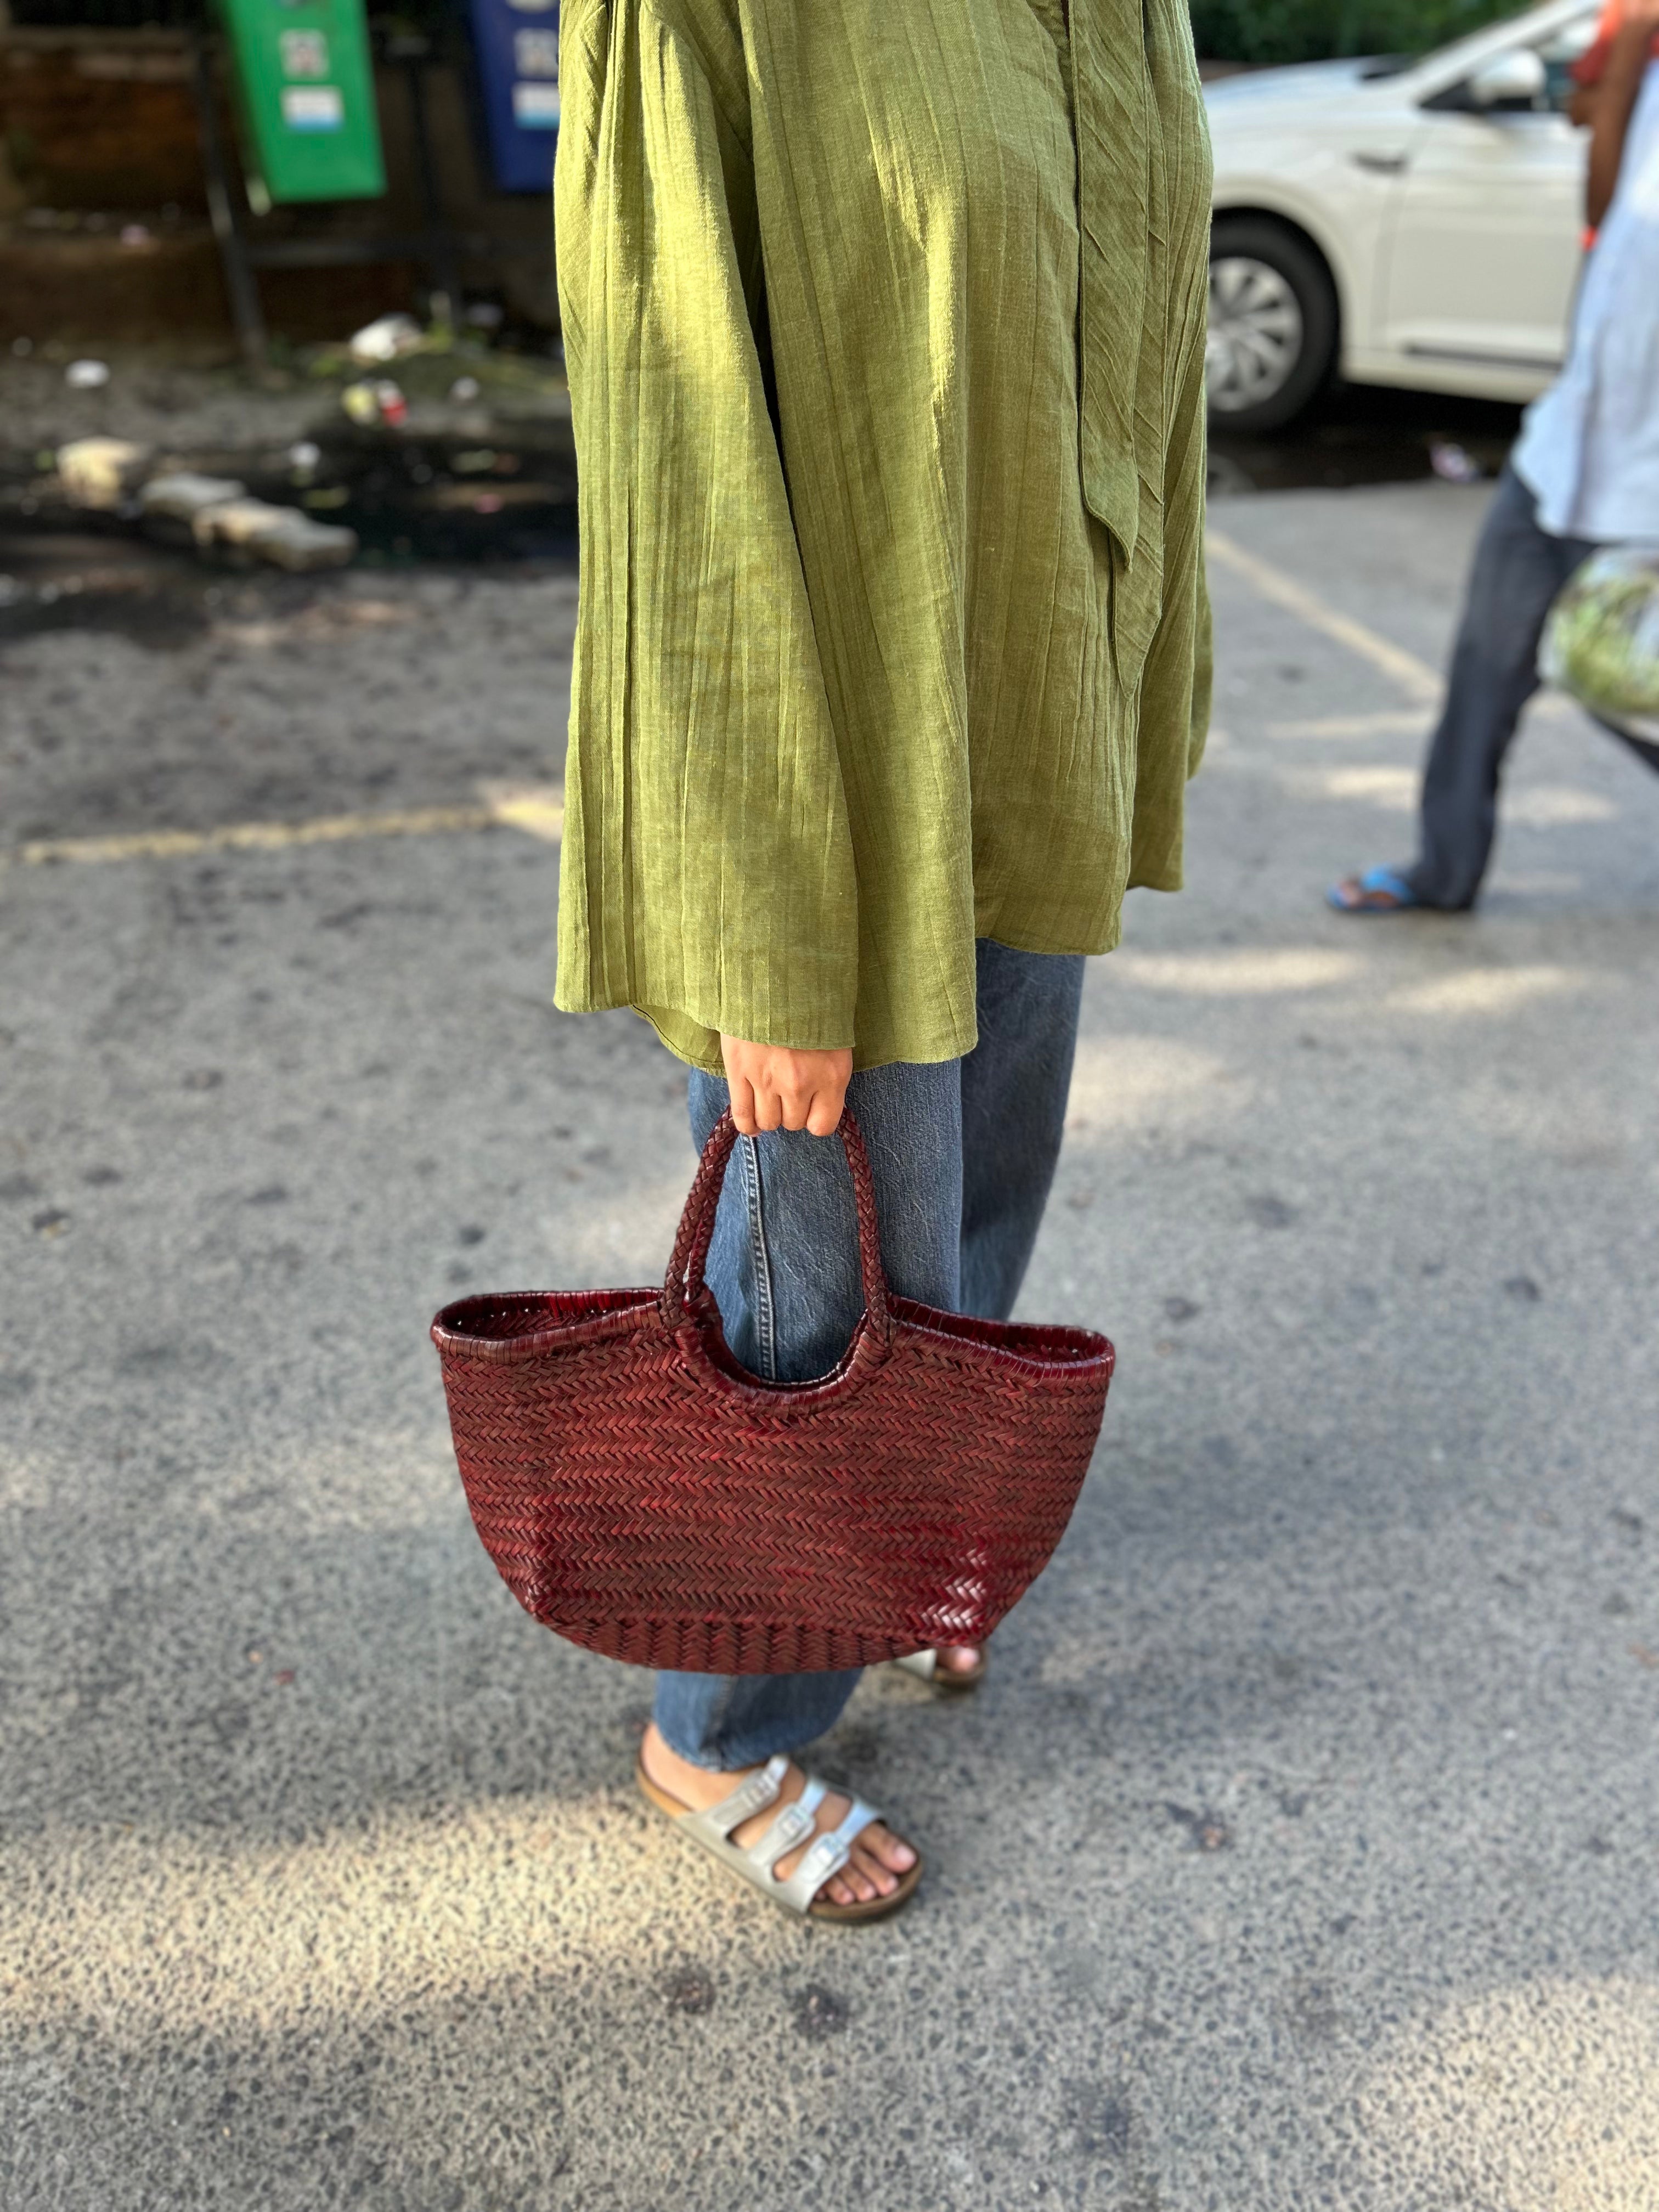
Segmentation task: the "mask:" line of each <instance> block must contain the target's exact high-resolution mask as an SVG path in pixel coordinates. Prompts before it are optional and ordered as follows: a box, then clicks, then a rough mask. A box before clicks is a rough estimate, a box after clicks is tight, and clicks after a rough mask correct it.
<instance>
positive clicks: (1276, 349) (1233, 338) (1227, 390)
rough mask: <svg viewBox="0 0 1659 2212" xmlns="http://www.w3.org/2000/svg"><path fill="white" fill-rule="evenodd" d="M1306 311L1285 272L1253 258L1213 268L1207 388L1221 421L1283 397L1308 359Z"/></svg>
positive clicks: (1231, 258) (1232, 258)
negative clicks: (1304, 349)
mask: <svg viewBox="0 0 1659 2212" xmlns="http://www.w3.org/2000/svg"><path fill="white" fill-rule="evenodd" d="M1302 343H1303V330H1302V310H1301V308H1300V307H1299V306H1298V305H1297V297H1296V294H1295V293H1294V292H1293V291H1292V290H1291V287H1290V285H1289V284H1288V283H1286V281H1285V278H1284V277H1283V276H1281V275H1280V274H1279V270H1277V269H1275V268H1273V266H1272V264H1270V263H1268V262H1266V261H1256V260H1254V259H1252V258H1250V256H1249V255H1248V254H1243V253H1229V254H1225V255H1223V256H1222V257H1221V258H1218V260H1214V261H1212V263H1211V264H1210V331H1209V341H1208V343H1207V345H1206V349H1205V356H1204V374H1205V385H1206V391H1207V393H1208V397H1209V403H1210V405H1211V407H1212V409H1213V410H1214V411H1215V412H1216V413H1217V414H1218V415H1238V414H1242V413H1243V410H1245V409H1246V408H1247V407H1259V406H1260V405H1261V403H1262V402H1263V401H1264V400H1267V399H1271V398H1273V397H1274V395H1275V394H1276V393H1278V392H1282V391H1283V390H1284V388H1285V385H1286V384H1288V383H1289V381H1290V380H1291V375H1292V374H1294V372H1295V369H1296V365H1297V362H1299V361H1300V360H1301V358H1302Z"/></svg>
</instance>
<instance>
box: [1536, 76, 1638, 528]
mask: <svg viewBox="0 0 1659 2212" xmlns="http://www.w3.org/2000/svg"><path fill="white" fill-rule="evenodd" d="M1514 459H1515V466H1516V472H1517V473H1518V475H1519V476H1520V477H1521V478H1522V482H1523V483H1526V485H1527V486H1528V489H1530V490H1532V491H1533V492H1534V493H1535V494H1536V495H1537V499H1538V523H1539V527H1540V528H1541V529H1542V530H1547V531H1548V532H1549V533H1550V535H1551V536H1552V537H1553V538H1590V539H1593V540H1595V542H1596V543H1597V544H1611V543H1613V542H1614V541H1620V542H1629V541H1632V540H1633V541H1636V542H1638V543H1644V542H1650V541H1654V540H1659V61H1650V63H1649V64H1648V66H1647V70H1646V71H1645V73H1644V76H1643V79H1642V88H1641V90H1640V92H1639V93H1638V94H1637V99H1636V106H1635V108H1634V110H1633V112H1632V115H1631V118H1630V127H1629V130H1628V131H1627V132H1626V138H1625V151H1624V157H1623V159H1622V160H1621V161H1620V165H1619V182H1618V185H1617V186H1616V187H1615V189H1614V191H1613V204H1612V205H1611V206H1610V207H1609V208H1608V210H1607V217H1606V220H1605V221H1604V222H1603V223H1602V225H1601V230H1600V232H1599V233H1598V234H1597V236H1596V240H1595V246H1593V247H1592V249H1591V251H1590V257H1589V263H1588V264H1587V265H1586V267H1585V270H1584V279H1583V284H1582V285H1581V286H1580V288H1579V293H1578V304H1577V312H1576V313H1575V314H1574V317H1573V325H1572V342H1571V346H1570V348H1569V349H1568V353H1567V362H1566V367H1565V368H1564V369H1563V370H1562V372H1561V374H1560V375H1559V377H1558V378H1557V379H1556V380H1555V382H1554V383H1553V385H1552V386H1550V388H1549V390H1548V391H1547V392H1545V393H1544V395H1543V397H1542V398H1539V399H1535V400H1534V402H1533V404H1532V405H1531V406H1530V407H1529V408H1528V410H1527V414H1526V421H1525V424H1524V426H1523V428H1522V433H1521V441H1520V443H1519V444H1518V445H1517V446H1516V449H1515V455H1514Z"/></svg>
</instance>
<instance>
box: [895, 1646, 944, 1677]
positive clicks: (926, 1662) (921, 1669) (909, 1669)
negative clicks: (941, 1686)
mask: <svg viewBox="0 0 1659 2212" xmlns="http://www.w3.org/2000/svg"><path fill="white" fill-rule="evenodd" d="M893 1664H894V1665H895V1666H896V1667H902V1668H903V1669H904V1671H905V1673H906V1674H914V1675H915V1676H916V1678H917V1680H919V1681H923V1682H931V1681H932V1680H933V1677H934V1675H935V1674H938V1672H939V1654H938V1652H937V1651H935V1650H934V1649H933V1645H932V1644H929V1645H928V1646H927V1650H925V1651H907V1652H906V1653H905V1655H904V1656H903V1658H902V1659H895V1660H894V1662H893Z"/></svg>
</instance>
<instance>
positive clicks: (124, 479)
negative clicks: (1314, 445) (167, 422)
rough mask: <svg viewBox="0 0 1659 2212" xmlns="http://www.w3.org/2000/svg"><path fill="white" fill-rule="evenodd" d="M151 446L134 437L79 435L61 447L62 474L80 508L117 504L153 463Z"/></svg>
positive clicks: (60, 463) (113, 505)
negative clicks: (82, 436)
mask: <svg viewBox="0 0 1659 2212" xmlns="http://www.w3.org/2000/svg"><path fill="white" fill-rule="evenodd" d="M150 450H151V449H150V448H149V447H148V446H135V445H134V444H133V443H132V441H131V439H130V438H75V439H72V440H71V441H70V443H69V444H68V445H67V446H60V447H58V481H59V482H60V483H62V485H63V487H64V492H65V494H66V495H67V496H68V497H69V499H70V502H71V503H72V504H73V505H74V506H76V507H119V506H120V505H121V504H122V502H123V501H125V500H126V499H127V498H128V497H129V496H130V495H131V493H132V491H133V489H134V488H135V487H136V486H137V484H138V483H139V482H140V481H141V479H142V478H143V473H144V471H145V470H146V469H147V468H148V467H149V458H150Z"/></svg>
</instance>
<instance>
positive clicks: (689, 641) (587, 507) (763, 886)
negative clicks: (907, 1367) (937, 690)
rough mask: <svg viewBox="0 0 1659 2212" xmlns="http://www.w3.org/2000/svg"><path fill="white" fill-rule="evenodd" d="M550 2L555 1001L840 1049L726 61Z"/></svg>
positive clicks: (815, 743) (679, 1029)
mask: <svg viewBox="0 0 1659 2212" xmlns="http://www.w3.org/2000/svg"><path fill="white" fill-rule="evenodd" d="M705 16H708V17H710V19H711V20H716V22H717V28H718V22H719V19H717V18H714V17H713V16H712V14H711V11H708V10H700V27H699V35H698V37H697V38H696V40H694V39H693V38H692V37H691V36H690V35H688V33H686V31H685V30H684V27H682V25H681V24H680V22H679V21H678V18H677V17H676V15H674V14H673V13H672V12H671V0H615V3H614V4H608V0H574V4H572V3H571V0H567V6H566V9H565V13H564V27H563V33H562V50H561V76H562V108H563V112H562V118H561V129H560V138H559V149H558V158H557V166H556V179H555V204H556V224H557V230H558V239H559V254H558V264H559V293H560V306H561V313H562V322H563V328H564V344H565V359H566V364H567V368H568V374H569V380H570V395H571V412H572V422H573V428H574V434H575V441H576V453H577V467H578V476H579V480H580V495H579V496H580V538H581V583H580V614H579V618H578V623H577V635H576V646H575V655H574V666H573V671H572V687H571V711H570V745H569V753H568V760H567V764H566V829H565V844H564V853H563V859H562V871H561V884H560V903H559V967H558V984H557V990H556V999H557V1003H558V1004H559V1005H560V1006H563V1007H566V1008H568V1009H569V1010H571V1011H573V1012H581V1011H586V1010H588V1009H591V1008H596V1007H601V1006H625V1005H626V1006H635V1008H637V1009H638V1010H639V1011H640V1012H642V1013H644V1014H646V1015H647V1017H648V1018H650V1019H651V1020H653V1022H655V1023H656V1025H657V1027H658V1029H659V1031H660V1032H661V1033H662V1035H663V1036H664V1037H665V1041H666V1042H668V1043H670V1044H671V1046H672V1047H673V1048H674V1049H675V1050H676V1051H678V1052H679V1053H680V1054H682V1056H683V1057H684V1058H687V1059H690V1060H696V1061H698V1062H700V1063H701V1064H702V1065H705V1066H719V1064H720V1063H719V1052H718V1041H717V1037H716V1035H715V1033H716V1032H718V1031H720V1030H726V1032H728V1033H729V1034H732V1035H734V1036H743V1037H748V1038H752V1039H754V1040H756V1041H757V1042H763V1043H769V1044H779V1045H793V1046H797V1047H835V1046H845V1045H850V1044H851V1043H852V1042H853V1041H854V1036H853V1030H854V1003H855V1000H856V997H857V987H858V972H857V971H858V953H857V895H856V888H855V879H854V866H853V848H852V841H851V837H850V834H849V830H848V817H847V806H846V801H845V797H844V793H843V791H842V777H841V769H840V765H839V762H838V759H837V753H836V740H835V734H834V732H833V729H832V727H831V725H830V720H829V709H828V706H827V702H826V699H825V694H824V686H823V676H822V673H821V671H820V668H819V664H818V659H817V648H816V646H815V643H814V638H813V630H812V620H811V611H810V608H809V605H808V602H807V596H806V591H805V584H804V581H803V578H802V573H801V563H800V556H799V550H798V548H797V544H796V540H795V534H794V530H793V524H792V520H791V516H790V507H789V500H788V495H787V489H786V486H785V483H784V476H783V469H782V465H781V459H780V457H779V449H778V442H777V436H776V432H775V427H774V422H773V416H772V413H771V410H770V408H769V398H768V389H767V374H766V371H765V368H764V367H763V362H764V360H765V358H766V342H765V319H764V318H765V309H764V292H763V281H762V275H761V257H760V242H759V226H758V221H757V214H756V209H755V194H754V179H753V167H752V161H751V160H750V154H749V148H748V143H747V136H746V132H747V108H746V94H745V90H744V85H745V76H744V68H743V56H742V50H741V46H740V43H738V40H737V35H736V32H735V29H733V32H732V51H731V52H722V51H720V47H719V46H718V43H715V44H712V45H711V43H710V41H709V39H708V27H707V22H706V21H701V18H702V17H705Z"/></svg>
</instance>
